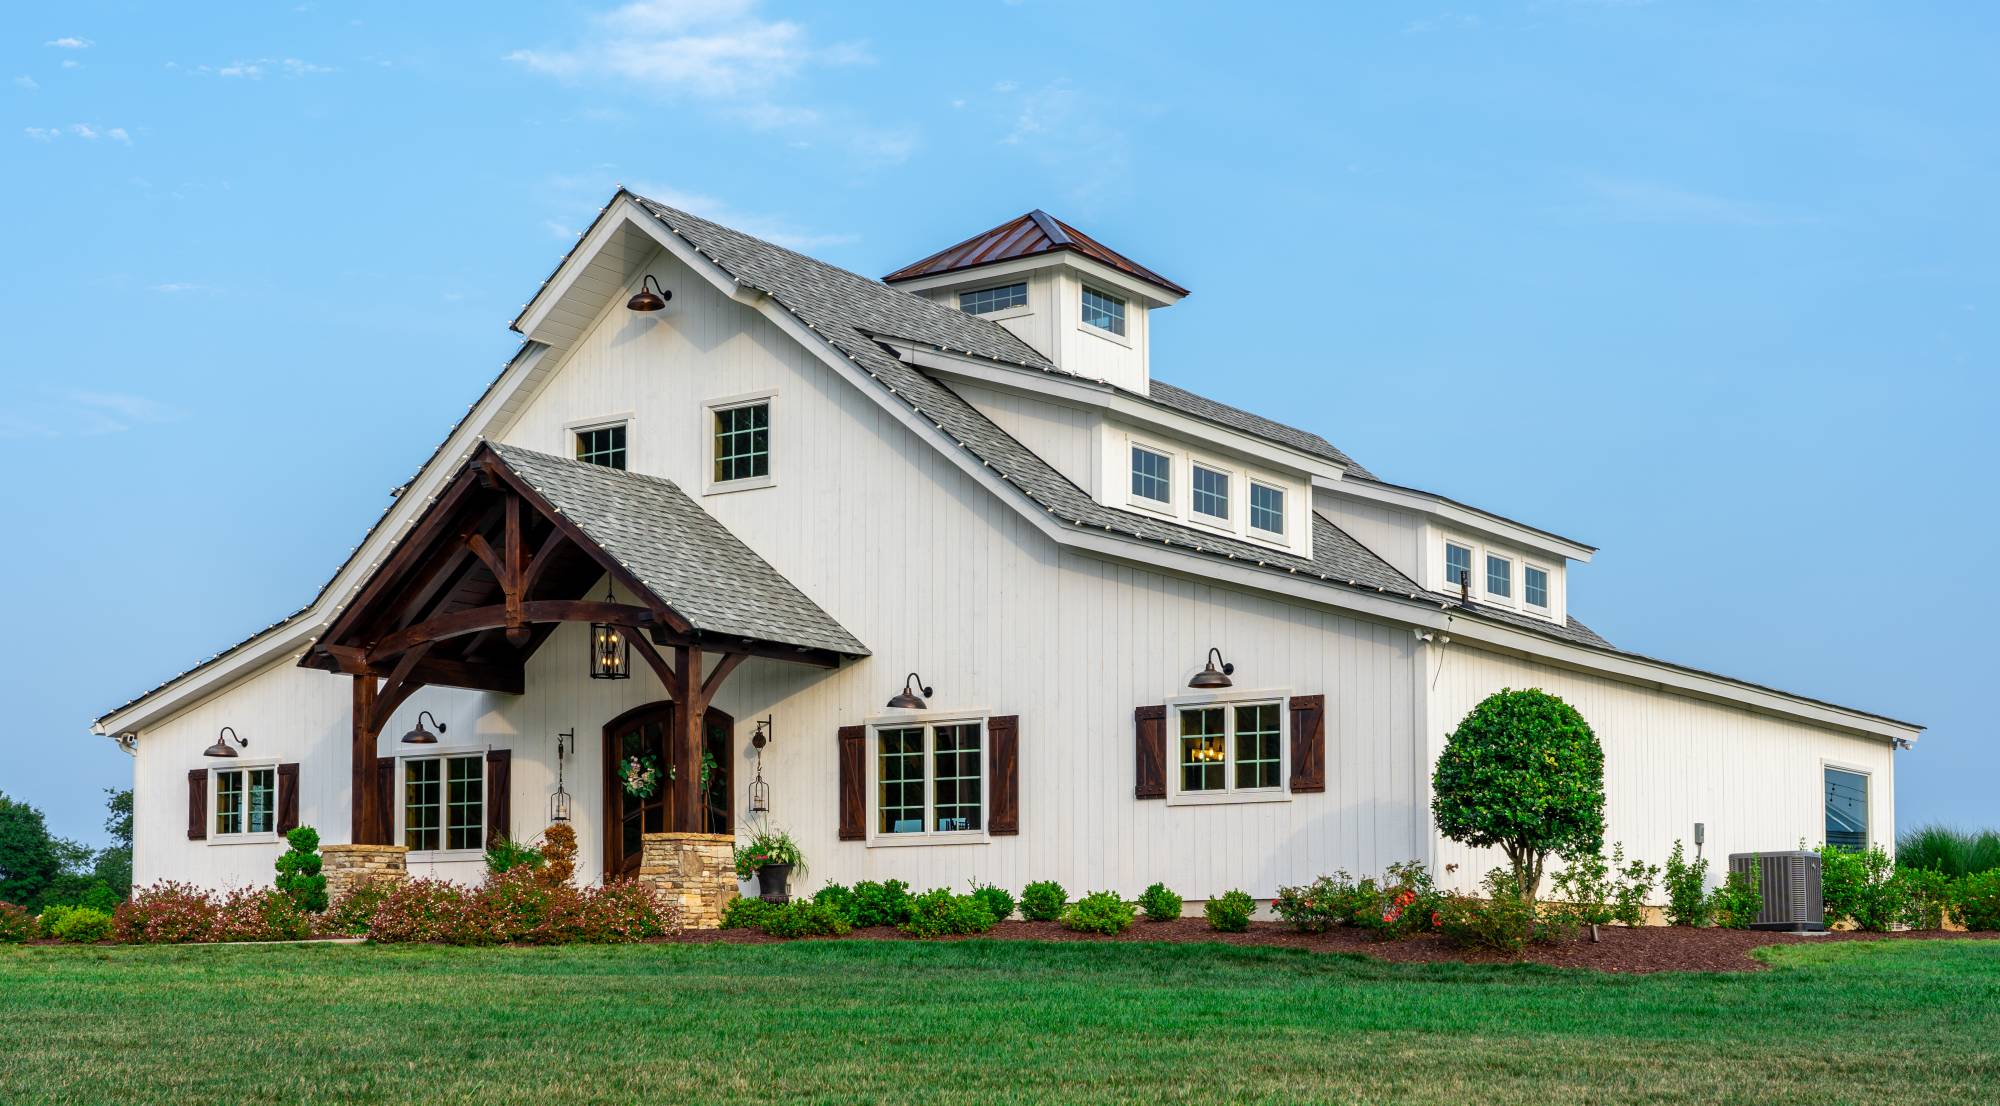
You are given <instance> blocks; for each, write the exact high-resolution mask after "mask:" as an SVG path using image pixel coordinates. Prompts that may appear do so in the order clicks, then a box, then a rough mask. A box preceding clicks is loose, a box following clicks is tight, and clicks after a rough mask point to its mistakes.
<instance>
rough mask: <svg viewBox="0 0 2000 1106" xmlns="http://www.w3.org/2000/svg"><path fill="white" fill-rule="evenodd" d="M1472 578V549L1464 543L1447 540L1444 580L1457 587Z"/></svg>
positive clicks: (1447, 583)
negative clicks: (1455, 543) (1459, 543)
mask: <svg viewBox="0 0 2000 1106" xmlns="http://www.w3.org/2000/svg"><path fill="white" fill-rule="evenodd" d="M1471 580H1472V550H1470V549H1468V548H1466V547H1465V546H1462V545H1453V544H1452V543H1450V542H1446V543H1445V546H1444V582H1445V584H1446V585H1448V586H1450V587H1454V588H1455V587H1457V586H1458V585H1460V584H1463V583H1470V582H1471Z"/></svg>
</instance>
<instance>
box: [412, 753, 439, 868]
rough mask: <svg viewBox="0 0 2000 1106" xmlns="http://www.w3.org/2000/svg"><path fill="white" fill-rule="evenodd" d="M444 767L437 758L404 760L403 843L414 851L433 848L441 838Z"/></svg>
mask: <svg viewBox="0 0 2000 1106" xmlns="http://www.w3.org/2000/svg"><path fill="white" fill-rule="evenodd" d="M443 769H444V762H443V761H439V760H406V761H404V762H403V845H404V847H406V848H408V849H410V850H411V851H413V852H415V851H421V850H428V849H435V848H437V847H438V842H439V840H441V836H440V830H439V823H440V822H441V821H442V818H441V815H442V813H443V811H442V807H443V803H442V801H441V792H442V787H441V785H440V780H441V777H442V773H443Z"/></svg>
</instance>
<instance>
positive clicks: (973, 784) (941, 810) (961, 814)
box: [931, 722, 983, 832]
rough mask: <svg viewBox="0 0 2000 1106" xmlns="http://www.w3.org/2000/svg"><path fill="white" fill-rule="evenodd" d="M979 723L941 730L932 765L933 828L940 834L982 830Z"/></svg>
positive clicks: (938, 729) (968, 723)
mask: <svg viewBox="0 0 2000 1106" xmlns="http://www.w3.org/2000/svg"><path fill="white" fill-rule="evenodd" d="M979 729H980V727H979V723H977V722H961V723H958V724H956V725H951V726H939V727H938V728H937V730H936V735H937V743H936V745H935V747H934V749H933V754H932V758H931V759H932V761H933V762H934V763H935V764H936V765H937V774H936V775H935V776H934V777H933V781H934V782H933V786H934V787H935V788H936V789H937V793H936V795H935V796H934V797H933V801H932V803H931V808H932V814H933V818H934V820H933V821H932V823H931V828H932V829H936V830H940V831H946V832H950V831H956V830H976V829H978V828H979V826H980V822H979V817H980V805H981V790H982V786H983V784H982V780H981V775H980V771H979V766H980V764H981V760H980V756H979Z"/></svg>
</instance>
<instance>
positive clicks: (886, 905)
mask: <svg viewBox="0 0 2000 1106" xmlns="http://www.w3.org/2000/svg"><path fill="white" fill-rule="evenodd" d="M914 908H915V902H914V900H912V899H911V898H910V885H909V884H907V883H904V882H903V881H902V880H900V879H885V880H883V881H882V882H880V883H876V882H874V881H873V880H862V881H861V882H860V883H857V884H855V885H854V916H853V918H852V919H851V921H852V923H853V924H854V925H855V926H899V925H902V924H903V923H904V922H907V921H909V920H910V911H911V910H912V909H914Z"/></svg>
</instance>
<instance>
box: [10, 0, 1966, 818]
mask: <svg viewBox="0 0 2000 1106" xmlns="http://www.w3.org/2000/svg"><path fill="white" fill-rule="evenodd" d="M190 11H191V10H190V9H179V8H174V7H171V6H164V7H163V6H159V5H145V4H139V3H125V4H100V3H80V2H78V3H64V4H45V5H29V4H15V5H10V6H9V10H8V13H7V14H6V15H5V16H4V17H0V105H4V107H0V114H4V121H3V122H0V154H4V161H5V165H6V171H5V172H4V173H0V209H4V210H5V211H6V212H7V216H6V218H5V219H4V220H0V252H4V256H5V257H6V258H7V259H8V263H7V264H6V265H5V266H4V269H0V305H4V306H0V319H4V321H5V323H6V326H5V332H6V335H7V337H8V339H9V341H10V343H11V344H12V346H13V348H12V350H11V351H10V355H9V356H8V357H7V359H6V365H5V367H4V368H0V466H4V469H5V471H6V472H7V473H8V477H9V478H8V479H6V480H4V481H0V510H4V514H0V517H4V518H6V519H7V520H9V522H10V523H11V525H10V527H9V534H8V539H9V540H7V541H6V542H4V543H0V580H4V581H5V582H4V584H0V595H4V598H5V607H6V613H7V617H6V624H7V626H8V629H9V632H8V633H6V634H4V635H0V670H4V671H5V672H6V673H7V678H6V683H7V686H8V689H9V695H8V700H9V704H8V705H9V710H10V715H11V717H10V719H9V724H8V725H6V726H5V727H0V790H4V791H6V792H7V793H9V794H11V795H14V796H17V797H24V798H26V799H29V800H31V801H33V802H35V803H36V804H38V805H40V806H41V807H43V808H44V809H45V810H46V811H47V812H48V814H49V817H50V821H51V822H52V824H53V825H54V827H55V828H56V829H57V830H58V831H59V832H62V833H65V834H68V835H71V836H76V837H79V838H84V839H87V840H93V841H95V840H100V839H101V837H102V834H101V832H100V830H99V823H100V822H101V821H102V813H101V811H102V806H101V796H100V789H102V788H103V787H106V786H111V785H114V784H121V783H122V782H123V781H126V780H127V779H129V762H128V761H127V760H126V759H125V757H124V756H123V754H121V753H118V752H116V751H115V750H114V749H113V748H112V746H111V745H110V743H109V742H107V741H104V740H101V739H96V738H92V737H89V736H88V735H87V723H88V720H89V719H90V718H92V717H94V716H95V715H96V714H98V713H100V712H101V711H102V710H103V709H105V708H107V707H109V706H112V705H114V704H116V703H118V702H121V701H123V700H124V699H126V698H127V697H129V696H130V695H131V694H133V693H135V692H137V691H139V690H142V689H143V688H146V687H149V686H151V685H152V684H154V683H156V682H157V681H159V680H160V679H162V678H164V677H165V676H167V675H170V674H171V673H174V672H176V671H179V670H180V669H182V668H185V667H187V666H188V665H189V664H190V663H192V662H193V661H195V660H198V659H200V658H201V657H204V656H207V655H209V654H210V653H212V652H214V651H215V650H216V649H218V648H220V647H222V646H224V645H227V644H229V643H231V642H233V641H235V640H237V639H239V638H241V637H243V636H244V635H246V634H247V633H249V632H250V631H252V630H255V629H256V628H258V627H261V626H263V625H265V624H267V623H269V622H270V621H272V620H274V619H276V618H278V617H280V616H282V615H284V614H287V613H289V612H290V611H292V610H294V609H296V608H297V607H298V606H299V605H300V604H302V603H303V602H304V601H305V600H306V599H307V598H309V597H310V596H311V595H312V594H313V592H314V591H315V590H316V589H317V588H318V587H319V585H320V584H321V583H322V582H323V581H324V580H325V579H326V578H327V577H328V576H329V575H330V574H331V573H332V572H333V570H334V569H335V568H336V567H337V566H338V564H339V563H340V561H341V560H342V559H343V558H344V557H345V555H346V553H347V551H348V550H349V549H350V548H351V547H352V545H353V544H354V542H355V541H356V540H357V539H358V538H359V537H360V535H361V534H362V532H363V531H364V530H365V529H366V527H367V526H368V524H369V523H370V522H371V521H372V520H373V519H374V518H375V516H376V515H377V514H378V513H379V512H380V511H381V509H382V508H383V507H384V505H386V503H387V502H388V493H389V490H390V489H391V488H392V487H395V486H396V485H397V484H399V483H401V482H402V481H403V480H405V479H407V478H408V477H409V475H410V474H411V473H412V472H413V471H414V470H415V468H416V467H417V465H418V464H419V463H420V462H421V461H422V460H423V459H424V458H425V456H426V455H427V454H428V453H429V452H430V450H431V449H432V447H433V446H434V445H435V444H436V443H437V441H438V440H439V439H440V438H441V437H442V436H443V435H444V434H445V432H446V431H447V429H448V428H449V427H450V426H451V425H452V423H453V422H454V421H455V420H456V419H457V418H458V417H459V416H460V415H461V414H462V413H463V412H464V411H465V408H466V405H467V404H468V403H470V402H471V401H472V400H473V399H474V398H475V397H476V396H477V394H478V393H479V391H480V390H481V389H482V388H483V387H484V386H485V385H486V383H487V382H488V381H489V380H491V378H492V377H493V376H494V375H495V374H496V373H497V372H498V370H499V368H500V366H501V364H502V362H503V361H504V360H505V358H506V357H507V356H508V354H509V353H510V351H511V350H512V348H513V346H514V341H515V339H514V337H513V336H512V335H511V334H510V333H509V332H508V331H507V330H506V327H505V323H506V320H507V319H508V318H510V317H511V316H512V315H513V313H514V311H515V309H516V308H517V306H518V305H519V304H520V303H521V302H522V301H523V300H524V299H526V298H527V297H528V296H529V295H530V294H531V293H532V292H533V290H534V289H535V287H536V285H537V284H538V283H539V282H540V281H541V279H542V278H543V277H544V276H545V275H546V274H547V273H548V271H549V269H550V268H551V267H552V266H553V264H554V263H555V261H556V260H557V258H558V257H559V256H560V255H561V254H562V252H563V251H564V250H565V249H566V248H567V247H568V245H569V244H570V242H571V241H572V240H573V238H574V236H575V234H576V233H577V231H579V230H580V229H581V228H582V227H583V226H584V225H585V224H586V223H587V222H588V221H589V220H590V218H591V216H592V214H593V213H594V212H595V211H596V209H597V208H598V206H599V205H601V204H602V203H603V202H604V200H605V199H607V198H608V197H609V196H610V194H611V192H612V189H613V187H614V185H615V184H617V183H620V182H622V183H625V184H627V185H630V186H633V187H635V188H640V189H644V190H647V191H650V192H652V193H653V194H656V195H659V196H661V197H662V198H665V199H669V200H672V201H674V202H677V203H679V204H682V205H684V206H687V207H689V208H691V209H693V210H695V211H697V212H699V213H702V214H705V215H708V216H710V217H713V218H717V219H720V220H722V221H724V222H728V223H732V224H734V225H736V226H739V227H741V228H743V229H746V230H749V231H752V232H754V233H758V234H761V235H764V236H766V237H771V238H774V239H776V240H778V241H780V242H783V243H785V244H787V245H791V246H794V247H795V248H799V249H803V250H805V251H806V252H809V253H813V254H815V255H817V256H820V257H823V258H826V259H828V260H830V261H834V262H836V263H839V264H842V265H845V266H848V267H850V268H854V269H857V270H859V271H861V272H864V273H871V274H879V273H883V272H887V271H889V270H890V269H892V268H895V267H897V266H899V265H901V264H903V263H905V262H908V261H911V260H914V259H915V258H917V257H920V256H922V255H924V254H927V253H929V252H931V251H933V250H935V249H938V248H940V247H943V246H945V245H948V244H950V243H952V242H955V241H957V240H959V239H961V238H963V237H965V236H967V235H969V234H971V233H974V232H976V231H979V230H982V229H984V228H986V227H987V226H990V225H993V224H995V223H998V222H1000V221H1002V220H1003V219H1006V218H1008V217H1011V216H1013V215H1017V214H1019V213H1020V212H1022V211H1024V210H1026V209H1028V208H1030V207H1037V206H1039V207H1043V208H1046V209H1048V210H1049V211H1051V212H1054V213H1055V214H1057V215H1059V216H1061V217H1062V218H1064V219H1066V220H1068V221H1070V222H1072V223H1075V224H1077V225H1079V226H1081V227H1082V228H1084V229H1085V230H1087V231H1089V232H1090V233H1092V234H1093V235H1095V236H1097V237H1098V238H1100V239H1101V240H1103V241H1105V242H1107V243H1109V244H1111V245H1113V246H1114V247H1116V248H1118V249H1121V250H1123V251H1125V252H1127V253H1129V254H1131V255H1132V256H1133V257H1135V258H1137V259H1138V260H1139V261H1141V262H1142V263H1144V264H1147V265H1149V266H1152V267H1153V268H1155V269H1157V270H1159V271H1161V272H1163V273H1165V274H1166V275H1168V276H1169V277H1171V278H1173V279H1175V280H1178V281H1180V282H1181V283H1183V284H1185V285H1187V286H1188V287H1190V288H1192V289H1193V290H1194V295H1192V296H1191V297H1189V299H1187V300H1186V301H1185V302H1184V303H1182V304H1181V305H1179V306H1177V307H1175V308H1173V309H1172V310H1171V311H1166V312H1162V313H1161V315H1160V317H1159V318H1158V319H1157V321H1156V323H1155V326H1156V331H1155V335H1154V369H1155V373H1156V375H1158V376H1160V377H1161V378H1163V379H1166V380H1169V381H1173V382H1175V383H1179V384H1183V385H1187V386H1191V387H1195V388H1197V389H1198V390H1201V391H1204V392H1206V393H1208V394H1211V395H1214V396H1216V397H1217V398H1220V399H1224V400H1227V401H1230V402H1233V403H1236V404H1239V405H1241V406H1245V407H1248V408H1250V409H1252V410H1255V411H1259V412H1262V413H1265V414H1269V415H1272V416H1276V417H1279V418H1283V419H1286V420H1288V421H1291V422H1295V423H1297V424H1299V425H1302V426H1305V427H1308V428H1311V429H1313V430H1316V431H1319V432H1321V433H1323V434H1324V435H1325V436H1327V437H1328V438H1330V439H1332V440H1333V441H1334V442H1335V443H1336V444H1338V445H1340V446H1341V447H1342V448H1343V449H1345V450H1347V451H1348V452H1349V453H1351V454H1353V455H1354V456H1355V457H1357V458H1358V459H1360V460H1361V461H1362V462H1363V463H1364V464H1366V465H1368V466H1370V467H1371V468H1373V469H1374V470H1375V471H1376V472H1378V473H1380V474H1381V475H1383V476H1384V477H1385V478H1386V479H1389V480H1393V481H1396V482H1399V483H1405V484H1412V485H1416V486H1419V487H1423V488H1427V489H1432V490H1435V491H1439V492H1442V493H1444V494H1447V495H1450V496H1453V497H1455V498H1459V499H1463V500H1467V501H1470V502H1474V503H1478V504H1481V505H1484V506H1487V507H1489V508H1491V509H1494V510H1497V511H1500V512H1502V513H1505V514H1508V515H1510V516H1513V517H1517V518H1521V519H1523V520H1526V521H1529V522H1532V523H1535V524H1537V525H1540V526H1543V527H1545V528H1548V529H1552V530H1555V531H1557V532H1560V533H1565V534H1570V535H1573V536H1575V537H1577V538H1579V539H1581V540H1584V541H1587V542H1590V543H1592V544H1595V545H1598V546H1601V547H1602V549H1603V552H1602V553H1601V554H1599V556H1598V558H1597V560H1596V562H1595V563H1593V564H1591V565H1587V566H1583V567H1582V568H1580V569H1578V570H1577V571H1576V573H1575V575H1574V577H1573V582H1572V585H1571V605H1572V609H1573V610H1574V611H1575V612H1576V613H1577V614H1578V615H1579V616H1580V617H1582V618H1584V619H1585V620H1586V621H1588V622H1590V623H1591V624H1592V625H1593V626H1595V627H1596V628H1597V629H1599V630H1600V631H1601V632H1603V633H1605V634H1606V635H1607V636H1609V637H1610V638H1611V639H1612V640H1613V641H1615V642H1617V643H1618V644H1620V645H1622V646H1624V647H1626V648H1629V649H1633V650H1636V651H1639V652H1643V653H1647V654H1650V655H1654V656H1660V657H1665V658H1669V659H1673V660H1677V661H1681V662H1684V663H1687V664H1692V665H1696V666H1700V667H1704V668H1710V669H1715V670H1719V671H1723V672H1727V673H1731V674H1734V675H1739V676H1742V677H1744V678H1747V679H1751V680H1756V681H1759V682H1763V683H1768V684H1772V685H1776V686H1779V687H1783V688H1787V689H1792V690H1796V691H1799V692H1803V693H1805V694H1809V695H1814V696H1819V697H1824V698H1830V699H1834V700H1837V701H1841V702H1844V703H1849V704H1852V705H1856V706H1859V707H1863V708H1867V709H1873V710H1877V711H1880V712H1884V713H1888V714H1892V715H1895V716H1899V717H1904V718H1910V719H1914V720H1916V721H1920V722H1923V723H1926V724H1928V725H1929V726H1931V727H1932V728H1931V730H1930V732H1929V734H1928V735H1927V736H1926V737H1925V738H1924V739H1923V741H1921V742H1920V743H1919V744H1918V746H1917V748H1916V750H1915V751H1913V752H1909V753H1905V754H1900V755H1901V758H1902V759H1901V761H1900V763H1899V766H1898V781H1897V782H1898V803H1899V807H1900V810H1899V813H1900V815H1901V820H1902V822H1903V824H1904V825H1906V826H1907V825H1910V824H1913V823H1916V822H1924V821H1931V820H1943V821H1949V822H1957V823H1963V824H2000V809H1996V805H1995V803H1994V801H1993V799H1992V794H1993V781H1994V780H1995V778H1996V777H2000V751H1996V750H1995V748H1994V746H1993V744H1992V741H1991V738H1992V736H1993V724H1992V721H1991V719H1992V716H1993V711H1992V708H1991V706H1990V698H1991V694H1992V693H1991V691H1990V687H1991V672H1992V671H1993V669H1994V661H1995V659H1996V658H1995V651H1994V649H1993V647H1992V645H1991V644H1990V643H1989V638H1988V637H1987V633H1988V632H1989V628H1990V627H1991V626H1992V625H1993V623H1994V622H1995V620H1996V616H2000V609H1996V607H1997V606H2000V605H1996V602H1995V599H1994V592H1995V584H1994V582H1993V580H1992V578H1991V577H1992V575H1993V564H1994V554H1995V547H1996V545H2000V541H1996V537H2000V535H1996V524H1995V521H1994V507H1995V505H1996V496H1995V494H1994V492H1993V489H1992V484H1991V481H1990V478H1989V476H1988V474H1989V473H1990V471H1991V465H1992V462H1991V457H1990V443H1991V442H1992V439H1993V433H1992V427H1993V425H1994V422H1995V416H1996V415H2000V400H1996V385H1995V383H1994V370H1995V367H1996V366H1995V361H1996V353H2000V340H1997V339H2000V332H1996V319H2000V296H1996V292H2000V275H1996V274H2000V270H1996V267H1995V265H1994V258H1995V256H1996V255H2000V234H1996V231H2000V219H1996V215H1995V209H1994V204H1993V197H1994V196H1995V195H1996V194H2000V172H1996V171H1997V170H2000V141H1996V140H1997V139H2000V134H1996V133H1995V132H1996V129H2000V124H1996V120H2000V115H1996V114H1995V113H1994V111H1993V110H1992V108H1993V105H1994V104H1995V103H1996V102H2000V88H1996V81H1995V78H1994V75H1993V74H1994V69H1993V66H1992V64H1991V60H1992V58H1993V56H1994V54H1995V51H1996V48H2000V34H1996V30H2000V28H1996V22H2000V17H1996V16H1995V15H1994V14H1992V13H1989V12H1988V11H1986V10H1985V9H1984V7H1983V6H1973V5H1923V4H1902V5H1894V6H1884V5H1864V4H1855V3H1812V4H1784V3H1763V4H1755V5H1740V4H1714V5H1707V4H1691V3H1679V2H1674V0H1659V2H1657V3H1642V2H1596V3H1590V2H1581V0H1571V2H1558V0H1532V2H1516V3H1502V4H1492V5H1480V6H1463V5H1461V6H1458V7H1444V6H1440V5H1437V4H1428V3H1408V4H1401V3H1382V4H1367V5H1362V4H1340V5H1334V4H1312V5H1302V6H1299V7H1296V8H1289V9H1288V8H1286V7H1285V6H1283V5H1277V6H1270V5H1267V6H1264V7H1261V8H1258V9H1256V17H1255V18H1237V17H1235V16H1233V15H1232V16H1230V17H1227V18H1218V17H1217V16H1216V15H1215V14H1214V11H1215V9H1213V8H1212V7H1209V6H1206V5H1203V6H1194V5H1189V6H1186V7H1176V6H1173V5H1160V4H1156V3H1145V4H1122V3H1116V2H1107V0H1098V2H1097V3H1093V4H1091V5H1089V8H1088V15H1087V16H1085V15H1082V14H1080V9H1079V8H1078V7H1077V6H1076V5H1073V4H1064V3H1054V2H1048V3H1043V2H1039V0H1022V2H1020V3H1003V2H1000V0H991V2H979V0H974V2H969V3H963V4H956V5H924V6H922V7H914V6H906V5H892V4H845V5H840V6H839V7H838V10H837V11H836V10H835V8H834V7H833V6H830V5H806V4H794V3H784V2H779V0H767V2H765V3H756V2H754V0H686V2H681V3H653V4H643V5H632V6H630V7H623V8H621V7H615V6H612V5H609V4H548V5H526V4H493V3H488V4H480V5H445V4H407V3H399V4H386V3H354V4H335V3H303V4H298V5H296V6H294V5H291V4H270V5H256V6H252V5H243V6H240V7H238V8H236V9H234V10H231V11H229V12H228V13H226V14H213V15H210V14H199V15H197V14H189V12H190ZM917 13H921V14H917Z"/></svg>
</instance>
